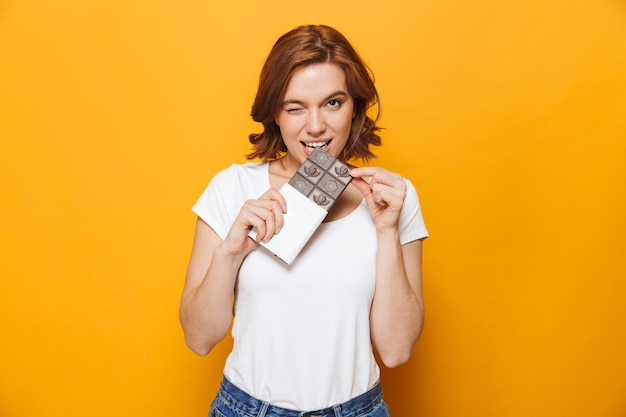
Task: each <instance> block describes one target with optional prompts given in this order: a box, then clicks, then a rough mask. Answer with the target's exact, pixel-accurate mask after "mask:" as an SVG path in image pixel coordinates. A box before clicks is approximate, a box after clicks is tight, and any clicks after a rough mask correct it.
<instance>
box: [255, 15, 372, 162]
mask: <svg viewBox="0 0 626 417" xmlns="http://www.w3.org/2000/svg"><path fill="white" fill-rule="evenodd" d="M321 63H331V64H336V65H339V66H340V67H341V68H342V69H343V71H344V73H345V75H346V85H347V88H348V93H349V94H350V95H351V96H352V98H353V100H354V112H355V117H354V118H353V119H352V127H351V129H350V137H349V139H348V142H347V143H346V146H345V147H344V149H343V151H342V152H341V155H339V159H341V160H343V161H348V160H350V159H352V158H360V159H362V160H364V161H367V160H368V159H370V158H373V157H374V156H375V155H374V154H373V153H372V151H371V150H370V145H374V146H379V145H380V144H381V139H380V136H379V135H378V133H377V132H378V131H379V130H380V127H378V126H377V125H376V123H377V122H378V119H379V117H380V110H381V109H380V99H379V97H378V92H377V91H376V87H375V86H374V75H373V73H372V71H371V70H370V68H369V67H368V66H367V65H366V64H365V63H364V62H363V60H362V59H361V58H360V56H359V55H358V53H357V52H356V51H355V49H354V48H353V47H352V45H351V44H350V42H349V41H348V40H347V39H346V38H345V37H344V36H343V35H342V34H341V33H340V32H338V31H337V30H336V29H333V28H331V27H329V26H325V25H306V26H299V27H297V28H295V29H292V30H291V31H289V32H287V33H285V34H284V35H282V36H281V37H280V38H278V40H277V41H276V43H275V44H274V46H273V47H272V49H271V51H270V53H269V56H268V57H267V59H266V60H265V64H264V65H263V68H262V70H261V75H260V77H259V88H258V90H257V94H256V98H255V99H254V104H253V105H252V111H251V116H252V119H253V120H254V121H256V122H259V123H262V124H263V132H261V133H251V134H250V135H249V138H250V143H252V145H253V148H254V151H253V152H252V153H250V154H249V155H247V157H248V159H254V158H260V159H262V160H271V159H276V158H278V157H280V156H282V155H284V153H285V152H286V151H287V148H286V146H285V143H284V142H283V138H282V136H281V134H280V128H279V127H278V125H277V124H276V121H275V119H276V115H277V114H278V111H279V109H280V107H281V106H282V101H283V98H284V96H285V92H286V90H287V85H288V84H289V81H290V80H291V76H292V75H293V73H294V72H295V71H296V70H297V69H299V68H302V67H305V66H308V65H312V64H321ZM374 105H376V107H377V109H376V110H377V112H376V116H375V118H374V119H372V118H370V117H369V116H368V115H367V112H368V110H369V109H370V108H371V107H373V106H374Z"/></svg>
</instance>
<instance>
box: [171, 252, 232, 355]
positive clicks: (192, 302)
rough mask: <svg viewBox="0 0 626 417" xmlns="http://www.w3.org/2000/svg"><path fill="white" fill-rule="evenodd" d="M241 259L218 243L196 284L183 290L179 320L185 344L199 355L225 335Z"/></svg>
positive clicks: (205, 352)
mask: <svg viewBox="0 0 626 417" xmlns="http://www.w3.org/2000/svg"><path fill="white" fill-rule="evenodd" d="M242 261H243V257H241V256H231V255H229V254H227V253H225V251H223V250H222V248H221V246H218V247H217V248H216V249H215V250H214V252H213V254H212V259H211V260H210V266H209V269H208V271H207V272H206V274H205V276H204V279H203V280H202V281H201V283H200V285H198V286H197V287H195V288H191V289H189V290H188V291H185V293H184V294H183V298H182V300H181V307H180V321H181V324H182V327H183V331H184V333H185V343H186V344H187V346H189V348H190V349H192V350H193V351H194V352H196V353H197V354H199V355H206V354H207V353H209V352H210V351H211V349H212V348H213V347H214V346H215V345H216V344H217V343H218V342H219V341H220V340H222V339H223V338H224V336H226V334H227V333H228V329H229V328H230V323H231V320H232V311H233V308H232V303H233V292H234V287H235V281H236V279H237V272H238V270H239V267H240V265H241V262H242Z"/></svg>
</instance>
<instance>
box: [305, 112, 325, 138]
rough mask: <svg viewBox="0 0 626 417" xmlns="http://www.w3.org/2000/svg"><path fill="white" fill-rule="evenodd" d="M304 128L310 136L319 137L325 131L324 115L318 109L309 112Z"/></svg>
mask: <svg viewBox="0 0 626 417" xmlns="http://www.w3.org/2000/svg"><path fill="white" fill-rule="evenodd" d="M306 128H307V132H308V133H309V134H311V135H320V134H322V133H323V132H324V131H325V130H326V123H325V121H324V115H323V114H322V112H321V111H320V110H319V109H314V110H311V111H310V112H309V117H308V119H307V124H306Z"/></svg>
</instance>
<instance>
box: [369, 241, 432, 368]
mask: <svg viewBox="0 0 626 417" xmlns="http://www.w3.org/2000/svg"><path fill="white" fill-rule="evenodd" d="M418 244H419V250H420V253H418V254H416V255H415V256H416V257H419V259H410V260H409V262H410V263H409V265H410V268H409V273H407V263H406V260H405V257H404V253H403V249H402V245H400V240H399V236H398V232H397V230H393V231H390V232H385V233H379V235H378V251H377V259H376V292H375V295H374V300H373V303H372V309H371V317H370V320H371V333H372V335H371V337H372V343H373V344H374V347H375V348H376V350H377V351H378V353H379V355H380V357H381V359H382V361H383V362H384V363H385V365H386V366H388V367H395V366H398V365H400V364H402V363H404V362H406V361H407V360H408V359H409V357H410V355H411V351H412V349H413V346H414V344H415V342H416V341H417V339H418V338H419V336H420V334H421V331H422V325H423V318H424V308H423V301H422V295H421V242H418ZM412 249H413V248H412ZM418 267H419V268H418ZM418 269H419V270H418Z"/></svg>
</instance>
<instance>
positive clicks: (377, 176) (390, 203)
mask: <svg viewBox="0 0 626 417" xmlns="http://www.w3.org/2000/svg"><path fill="white" fill-rule="evenodd" d="M350 175H352V177H353V180H352V184H354V185H355V186H356V187H357V188H358V189H359V190H360V191H361V193H363V196H364V197H365V202H366V203H367V207H368V209H369V211H370V214H371V215H372V217H373V218H374V223H375V224H376V230H377V231H378V232H379V233H380V232H384V231H387V230H390V229H397V227H398V222H399V220H400V212H401V211H402V204H403V203H404V197H405V196H406V183H405V182H404V178H402V176H401V175H399V174H396V173H394V172H390V171H387V170H385V169H383V168H379V167H362V168H354V169H352V170H351V171H350ZM367 178H369V181H367V180H366V179H367Z"/></svg>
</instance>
